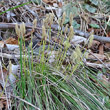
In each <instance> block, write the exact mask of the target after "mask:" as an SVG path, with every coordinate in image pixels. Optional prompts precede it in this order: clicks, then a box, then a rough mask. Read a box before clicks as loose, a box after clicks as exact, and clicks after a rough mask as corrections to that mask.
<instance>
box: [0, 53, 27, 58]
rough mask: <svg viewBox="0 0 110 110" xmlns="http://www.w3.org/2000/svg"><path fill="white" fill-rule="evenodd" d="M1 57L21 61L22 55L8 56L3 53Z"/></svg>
mask: <svg viewBox="0 0 110 110" xmlns="http://www.w3.org/2000/svg"><path fill="white" fill-rule="evenodd" d="M0 57H2V58H8V59H14V58H17V59H20V55H11V54H7V53H1V54H0ZM22 57H29V56H25V55H22Z"/></svg>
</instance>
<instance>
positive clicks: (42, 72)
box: [12, 23, 110, 110]
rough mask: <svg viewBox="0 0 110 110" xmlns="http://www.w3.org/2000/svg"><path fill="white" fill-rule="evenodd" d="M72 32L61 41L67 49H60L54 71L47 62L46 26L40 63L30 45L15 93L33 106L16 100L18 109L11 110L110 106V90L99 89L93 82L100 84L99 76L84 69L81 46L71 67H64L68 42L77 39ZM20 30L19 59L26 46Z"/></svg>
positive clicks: (84, 109) (95, 109)
mask: <svg viewBox="0 0 110 110" xmlns="http://www.w3.org/2000/svg"><path fill="white" fill-rule="evenodd" d="M34 24H36V23H34ZM20 27H22V26H20ZM34 27H35V26H34ZM34 27H33V28H34ZM70 28H71V29H70V33H69V34H68V38H67V39H66V40H64V39H63V38H62V39H63V41H62V42H63V43H64V44H63V45H62V48H63V47H64V49H62V48H60V49H59V50H58V55H57V56H56V59H55V60H56V61H55V62H54V64H53V65H54V67H53V65H50V64H49V63H48V60H47V59H48V58H46V57H45V52H44V51H45V45H46V41H45V40H46V39H47V38H48V34H47V31H46V29H45V26H44V25H43V27H42V32H43V33H42V37H43V38H42V46H43V48H42V50H41V51H40V53H39V54H40V55H39V56H38V58H39V59H40V62H35V61H34V58H33V57H32V56H33V50H32V45H30V46H29V47H28V52H27V53H25V54H26V55H28V56H29V57H28V58H25V57H24V58H22V57H20V65H21V79H20V80H19V81H18V82H17V84H16V89H14V94H15V95H16V96H19V97H20V98H23V99H24V100H26V101H27V102H29V103H31V104H27V103H25V102H24V101H19V100H14V104H15V105H13V106H12V108H15V106H17V109H20V110H25V109H29V110H31V109H32V110H34V109H36V108H35V107H37V108H38V109H39V110H61V109H63V110H92V109H93V110H107V107H108V106H105V104H107V103H109V101H110V100H109V99H107V98H106V94H107V95H108V96H109V94H108V91H110V89H109V88H107V89H104V86H103V85H102V84H101V86H102V87H100V86H98V85H97V83H93V81H92V80H90V79H94V80H96V81H97V82H98V80H97V77H96V76H97V75H96V73H95V72H93V71H92V70H90V69H89V68H87V67H85V66H84V64H83V62H82V60H83V56H84V54H82V53H81V50H80V48H79V46H77V47H76V49H75V50H74V52H73V54H72V55H71V57H70V60H71V63H69V64H68V65H66V67H64V65H63V64H62V63H63V61H64V60H65V59H66V58H68V56H67V51H68V50H69V49H70V46H71V45H70V43H69V40H70V39H71V38H72V36H74V33H73V27H70ZM23 29H24V27H23ZM17 30H19V28H18V27H17V28H16V33H17V34H18V35H21V37H20V40H19V41H20V55H21V56H22V54H23V47H22V46H25V45H23V44H24V40H23V35H24V34H23V33H24V32H25V31H22V34H19V33H20V32H21V30H20V31H17ZM61 34H62V32H61ZM31 37H32V36H31ZM31 44H32V40H31ZM48 50H49V48H48ZM30 52H32V53H30ZM62 66H63V69H62ZM64 73H66V75H65V74H64ZM32 105H34V106H32ZM108 108H109V107H108Z"/></svg>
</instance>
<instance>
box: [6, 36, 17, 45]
mask: <svg viewBox="0 0 110 110" xmlns="http://www.w3.org/2000/svg"><path fill="white" fill-rule="evenodd" d="M5 43H6V44H16V45H18V40H17V39H15V38H13V37H9V38H8V39H7V40H5Z"/></svg>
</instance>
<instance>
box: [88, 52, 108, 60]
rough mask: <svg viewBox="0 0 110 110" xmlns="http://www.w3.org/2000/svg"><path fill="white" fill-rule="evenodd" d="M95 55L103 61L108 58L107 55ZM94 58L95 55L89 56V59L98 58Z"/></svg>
mask: <svg viewBox="0 0 110 110" xmlns="http://www.w3.org/2000/svg"><path fill="white" fill-rule="evenodd" d="M93 54H94V56H96V57H97V58H99V59H100V60H102V61H103V60H106V59H107V57H106V56H105V55H101V54H97V53H93ZM94 56H93V55H89V56H88V59H92V60H95V59H96V58H95V57H94Z"/></svg>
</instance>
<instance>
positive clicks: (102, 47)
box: [99, 44, 104, 55]
mask: <svg viewBox="0 0 110 110" xmlns="http://www.w3.org/2000/svg"><path fill="white" fill-rule="evenodd" d="M99 54H100V55H103V54H104V46H103V45H102V44H101V45H100V46H99Z"/></svg>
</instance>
